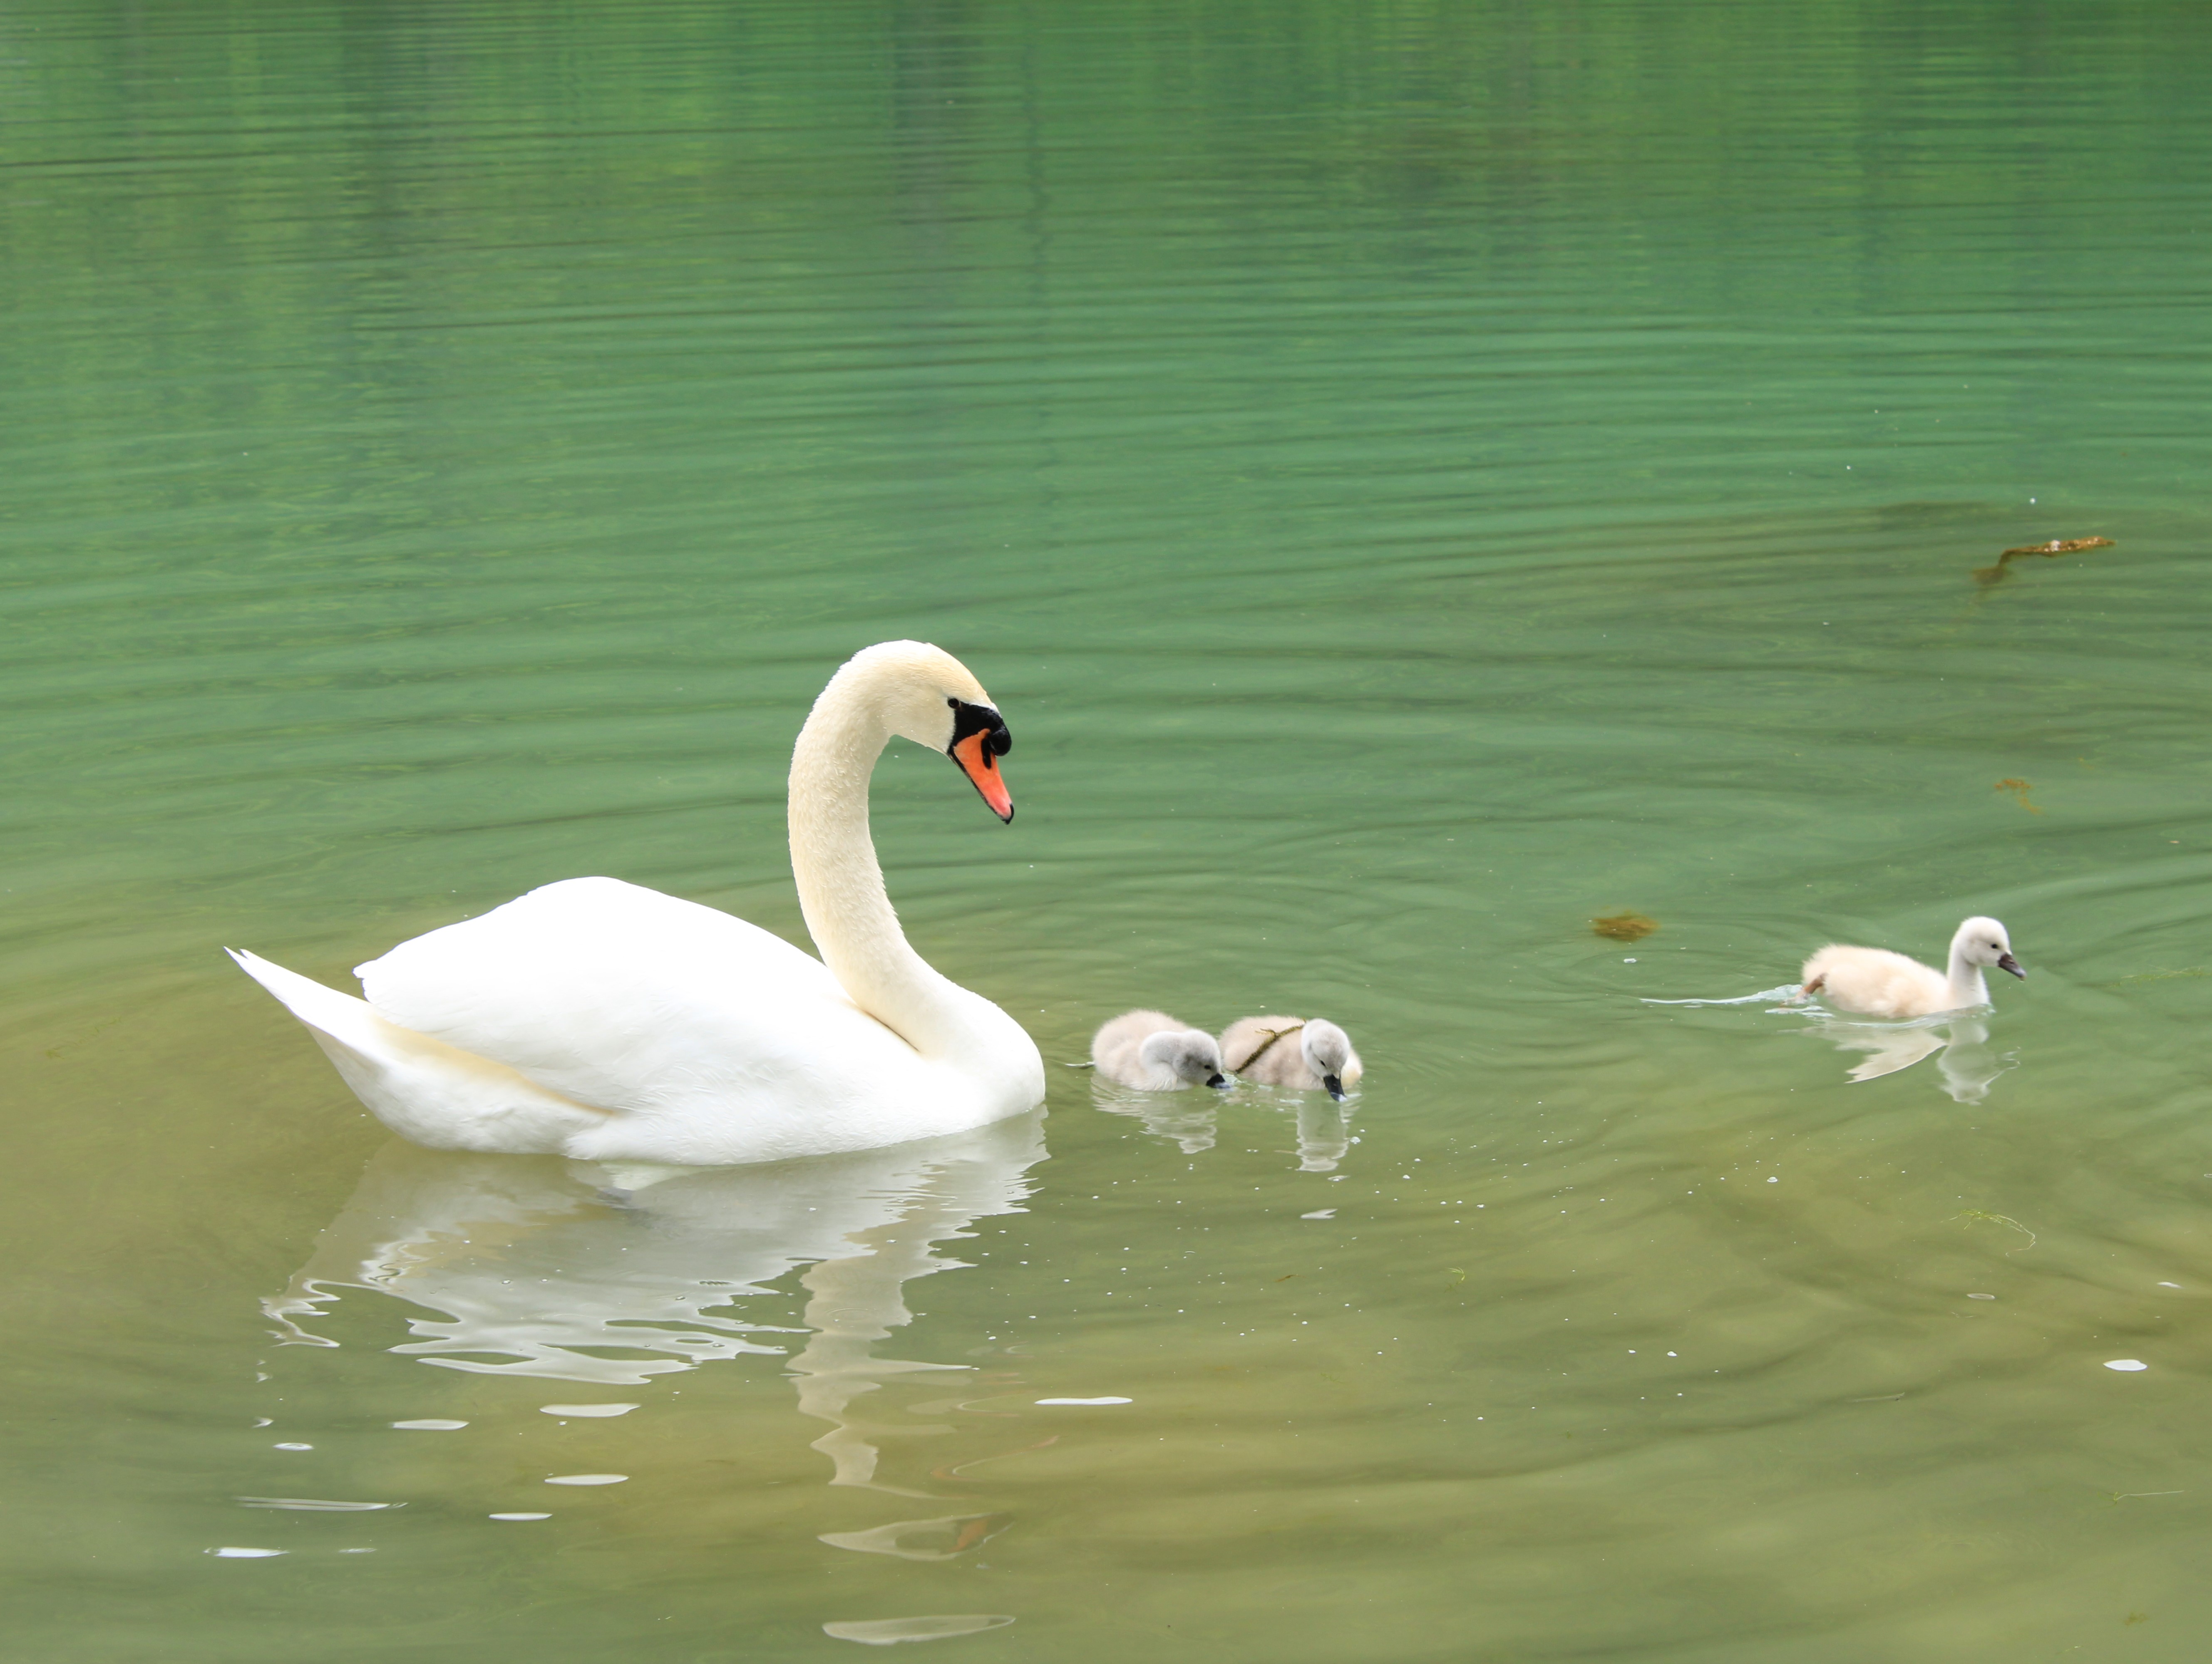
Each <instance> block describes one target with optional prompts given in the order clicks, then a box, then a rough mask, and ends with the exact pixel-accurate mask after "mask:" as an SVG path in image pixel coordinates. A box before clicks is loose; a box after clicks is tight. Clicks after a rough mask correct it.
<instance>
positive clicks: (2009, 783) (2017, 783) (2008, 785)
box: [1996, 776, 2043, 815]
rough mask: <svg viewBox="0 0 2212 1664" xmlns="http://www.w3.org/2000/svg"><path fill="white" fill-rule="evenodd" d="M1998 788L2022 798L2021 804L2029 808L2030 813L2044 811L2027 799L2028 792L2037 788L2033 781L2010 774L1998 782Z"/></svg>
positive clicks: (2024, 807) (2026, 808)
mask: <svg viewBox="0 0 2212 1664" xmlns="http://www.w3.org/2000/svg"><path fill="white" fill-rule="evenodd" d="M1996 789H1997V790H1998V791H2000V792H2009V793H2012V794H2013V795H2014V796H2015V797H2016V798H2018V799H2020V806H2021V808H2023V809H2025V810H2027V812H2028V813H2029V814H2031V815H2040V814H2041V813H2042V812H2043V811H2042V810H2040V809H2039V808H2037V807H2036V806H2035V805H2033V804H2032V803H2030V802H2029V801H2028V800H2027V794H2028V793H2030V792H2033V790H2035V786H2034V783H2033V781H2031V780H2021V779H2019V778H2018V777H2017V776H2008V777H2007V778H2006V779H2003V780H1999V781H1998V782H1997V784H1996Z"/></svg>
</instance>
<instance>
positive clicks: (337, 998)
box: [224, 948, 607, 1154]
mask: <svg viewBox="0 0 2212 1664" xmlns="http://www.w3.org/2000/svg"><path fill="white" fill-rule="evenodd" d="M224 951H225V952H226V953H228V954H229V955H230V956H231V957H232V958H233V959H234V960H235V961H237V963H238V968H239V969H240V970H242V971H244V972H245V973H246V975H248V976H250V977H252V979H253V980H254V981H257V982H258V983H259V984H260V985H261V986H262V987H264V988H266V989H267V990H268V991H269V992H270V993H271V994H273V995H274V996H276V1000H277V1002H278V1003H279V1004H280V1005H283V1007H284V1009H285V1010H287V1011H289V1012H291V1013H292V1015H293V1016H295V1017H298V1018H299V1019H300V1021H301V1023H304V1024H305V1025H306V1026H307V1032H308V1033H310V1034H312V1035H314V1037H315V1042H316V1043H317V1044H318V1045H319V1046H320V1047H321V1048H323V1051H324V1053H325V1055H327V1056H328V1057H329V1059H330V1060H331V1063H332V1064H334V1065H335V1066H337V1072H338V1073H339V1074H340V1075H342V1076H343V1077H344V1078H345V1084H347V1085H348V1086H350V1087H351V1088H352V1089H353V1092H354V1096H356V1097H357V1098H359V1099H360V1100H361V1101H362V1102H363V1103H365V1104H367V1105H368V1108H369V1109H370V1110H371V1111H372V1112H374V1114H375V1116H376V1118H377V1119H378V1120H380V1121H382V1122H383V1123H384V1124H385V1125H386V1127H390V1128H392V1131H393V1132H395V1133H400V1134H401V1135H402V1136H404V1137H405V1138H409V1139H413V1140H414V1141H415V1142H416V1143H417V1144H422V1145H429V1146H430V1147H431V1148H432V1149H435V1150H483V1151H507V1152H514V1153H526V1152H532V1151H535V1152H542V1153H547V1154H554V1153H560V1152H563V1151H566V1149H567V1146H568V1139H569V1138H570V1137H571V1136H573V1135H574V1134H575V1133H580V1132H584V1131H586V1130H589V1129H591V1128H594V1127H599V1126H601V1125H603V1124H604V1123H605V1120H606V1119H607V1112H606V1111H605V1110H602V1109H594V1108H590V1107H588V1106H586V1105H585V1104H580V1103H578V1102H575V1101H574V1099H571V1098H566V1097H563V1096H561V1095H560V1094H559V1093H557V1092H553V1091H550V1090H547V1089H546V1088H544V1087H543V1086H540V1085H538V1084H537V1083H536V1082H535V1081H532V1080H531V1079H530V1078H528V1077H526V1076H525V1075H523V1074H521V1073H520V1072H517V1071H515V1070H513V1069H510V1068H508V1067H507V1066H506V1065H505V1064H503V1063H495V1062H493V1061H491V1060H489V1059H488V1058H482V1057H478V1056H477V1055H476V1054H474V1053H472V1052H465V1051H462V1050H461V1049H460V1048H459V1047H457V1046H448V1045H447V1043H446V1042H444V1041H442V1040H434V1039H432V1038H431V1037H430V1036H429V1035H424V1034H417V1033H416V1032H415V1031H414V1030H413V1029H403V1028H401V1027H400V1026H399V1025H398V1023H389V1022H386V1020H385V1019H384V1018H383V1017H379V1016H378V1015H377V1014H376V1011H375V1009H374V1007H373V1006H371V1005H369V1003H368V1001H367V1000H365V999H356V997H355V996H353V995H352V994H349V993H339V992H338V991H337V989H336V988H326V987H324V986H323V985H322V984H321V983H319V982H318V981H314V980H313V979H312V978H310V977H305V976H302V975H300V974H299V972H297V971H292V970H287V969H284V967H283V966H282V965H278V964H273V963H270V961H268V960H266V959H264V958H262V957H261V956H260V955H258V954H256V953H249V952H246V951H245V950H241V949H238V948H226V949H224Z"/></svg>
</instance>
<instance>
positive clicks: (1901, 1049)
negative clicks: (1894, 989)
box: [1796, 1017, 2013, 1103]
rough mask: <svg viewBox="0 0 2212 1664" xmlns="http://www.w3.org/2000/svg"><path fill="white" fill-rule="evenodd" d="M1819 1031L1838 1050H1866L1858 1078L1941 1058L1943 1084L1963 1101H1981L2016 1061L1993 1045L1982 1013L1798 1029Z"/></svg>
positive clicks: (1866, 1078) (1856, 1073) (1854, 1073)
mask: <svg viewBox="0 0 2212 1664" xmlns="http://www.w3.org/2000/svg"><path fill="white" fill-rule="evenodd" d="M1796 1032H1797V1033H1799V1034H1807V1035H1819V1036H1820V1038H1822V1039H1824V1040H1826V1041H1827V1042H1829V1043H1830V1044H1831V1045H1832V1046H1834V1047H1835V1048H1836V1049H1837V1050H1838V1051H1839V1052H1861V1053H1863V1054H1865V1059H1864V1060H1863V1062H1861V1063H1859V1064H1858V1065H1857V1066H1855V1067H1854V1068H1852V1069H1851V1071H1850V1078H1851V1079H1852V1080H1854V1081H1869V1080H1879V1079H1880V1078H1881V1077H1882V1076H1884V1075H1893V1074H1896V1073H1897V1072H1899V1070H1903V1069H1909V1068H1911V1066H1913V1065H1914V1064H1916V1063H1917V1062H1919V1061H1920V1060H1922V1059H1923V1058H1926V1057H1935V1058H1936V1060H1937V1061H1936V1067H1937V1069H1938V1070H1939V1071H1940V1072H1941V1073H1942V1079H1943V1090H1945V1091H1946V1092H1948V1093H1949V1094H1950V1096H1951V1097H1952V1099H1953V1101H1954V1102H1959V1103H1979V1102H1982V1101H1983V1100H1984V1098H1986V1097H1988V1096H1989V1095H1990V1084H1991V1083H1992V1082H1994V1081H1995V1080H1996V1078H1997V1077H1998V1076H1999V1075H2001V1074H2002V1073H2004V1072H2005V1071H2006V1070H2008V1069H2009V1068H2011V1067H2012V1066H2013V1060H2011V1059H2009V1058H2000V1057H1998V1056H1997V1055H1996V1054H1995V1053H1993V1052H1992V1051H1990V1044H1989V1040H1990V1030H1989V1025H1988V1024H1987V1023H1984V1022H1983V1021H1982V1020H1981V1019H1980V1018H1978V1017H1952V1018H1949V1019H1948V1020H1946V1021H1928V1020H1925V1019H1923V1020H1922V1021H1919V1022H1917V1023H1845V1022H1835V1021H1828V1022H1820V1023H1813V1024H1811V1025H1810V1026H1808V1027H1807V1028H1803V1029H1797V1030H1796Z"/></svg>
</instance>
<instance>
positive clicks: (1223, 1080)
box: [1206, 1075, 1229, 1086]
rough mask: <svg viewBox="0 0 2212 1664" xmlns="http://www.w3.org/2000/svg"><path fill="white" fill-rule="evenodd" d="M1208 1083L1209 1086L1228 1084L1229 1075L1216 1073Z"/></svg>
mask: <svg viewBox="0 0 2212 1664" xmlns="http://www.w3.org/2000/svg"><path fill="white" fill-rule="evenodd" d="M1206 1084H1207V1085H1208V1086H1226V1085H1228V1084H1229V1077H1228V1076H1226V1075H1216V1076H1214V1077H1213V1078H1212V1079H1211V1080H1209V1081H1207V1082H1206Z"/></svg>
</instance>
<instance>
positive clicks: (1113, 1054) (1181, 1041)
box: [1091, 1011, 1229, 1092]
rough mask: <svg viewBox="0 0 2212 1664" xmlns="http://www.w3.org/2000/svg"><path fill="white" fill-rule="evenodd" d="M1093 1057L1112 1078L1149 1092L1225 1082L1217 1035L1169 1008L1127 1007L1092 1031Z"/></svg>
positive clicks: (1093, 1060)
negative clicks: (1187, 1024) (1185, 1023)
mask: <svg viewBox="0 0 2212 1664" xmlns="http://www.w3.org/2000/svg"><path fill="white" fill-rule="evenodd" d="M1091 1061H1092V1062H1093V1063H1095V1064H1097V1066H1098V1072H1099V1073H1100V1074H1102V1075H1103V1076H1105V1077H1106V1078H1107V1079H1109V1080H1115V1081H1119V1082H1121V1084H1122V1085H1124V1086H1134V1087H1136V1088H1137V1089H1138V1090H1140V1091H1146V1092H1179V1091H1181V1090H1182V1089H1183V1088H1184V1087H1186V1086H1226V1085H1227V1084H1229V1080H1228V1078H1227V1077H1226V1076H1225V1075H1224V1074H1223V1073H1222V1072H1221V1048H1219V1047H1218V1046H1216V1045H1215V1044H1214V1043H1213V1036H1212V1035H1208V1034H1200V1032H1199V1031H1198V1030H1197V1029H1187V1028H1185V1027H1184V1026H1183V1025H1182V1023H1178V1022H1176V1020H1175V1018H1173V1017H1170V1016H1169V1015H1168V1014H1167V1013H1166V1012H1165V1011H1124V1012H1123V1013H1122V1014H1121V1016H1119V1017H1115V1019H1114V1020H1113V1021H1112V1022H1111V1023H1107V1024H1106V1025H1105V1026H1104V1027H1103V1028H1101V1029H1099V1030H1098V1032H1097V1034H1095V1035H1091Z"/></svg>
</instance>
